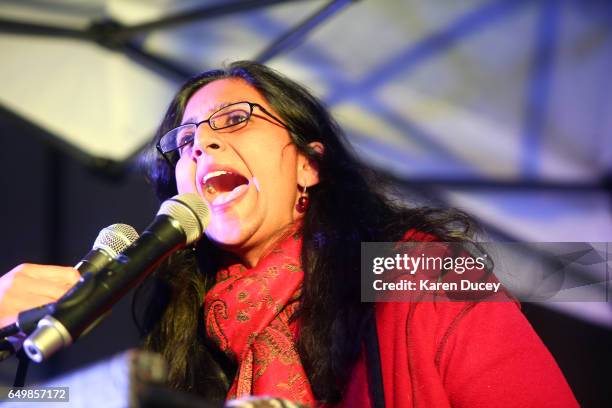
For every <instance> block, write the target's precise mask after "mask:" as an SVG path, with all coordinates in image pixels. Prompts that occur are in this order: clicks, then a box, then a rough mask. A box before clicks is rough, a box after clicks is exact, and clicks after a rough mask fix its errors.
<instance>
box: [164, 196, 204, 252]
mask: <svg viewBox="0 0 612 408" xmlns="http://www.w3.org/2000/svg"><path fill="white" fill-rule="evenodd" d="M157 215H167V216H169V217H171V218H172V219H174V220H175V221H177V222H178V224H179V225H180V226H181V229H182V230H183V232H184V233H185V237H186V240H185V244H186V245H189V244H191V243H193V242H196V241H197V240H199V239H200V238H201V237H202V234H203V233H204V230H205V229H206V227H207V226H208V223H209V222H210V211H209V209H208V205H206V203H205V202H204V200H202V198H201V197H200V196H199V195H197V194H194V193H185V194H178V195H175V196H174V197H172V198H169V199H167V200H166V201H164V202H163V203H162V204H161V207H160V208H159V211H158V212H157Z"/></svg>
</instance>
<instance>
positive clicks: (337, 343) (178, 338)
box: [142, 61, 471, 403]
mask: <svg viewBox="0 0 612 408" xmlns="http://www.w3.org/2000/svg"><path fill="white" fill-rule="evenodd" d="M222 78H239V79H242V80H244V81H246V82H247V83H248V84H250V85H251V86H253V87H254V88H255V89H257V90H258V91H259V92H260V94H261V95H262V96H263V97H264V98H265V99H266V100H267V101H268V103H269V104H270V106H271V107H272V108H273V109H274V110H275V111H276V112H278V114H279V115H280V117H281V119H282V120H283V121H284V123H286V124H287V125H288V127H289V129H290V133H291V138H292V140H293V143H294V144H295V145H296V146H297V148H298V149H299V150H300V151H302V152H303V153H304V154H306V155H308V156H309V157H310V158H311V159H312V160H314V161H315V162H316V163H317V165H318V170H319V178H320V182H319V183H318V184H317V185H316V186H314V187H312V188H310V189H309V190H308V191H309V208H308V211H307V212H306V213H305V215H304V220H303V227H302V237H303V244H302V245H303V246H302V254H301V258H302V267H303V269H304V273H305V277H304V284H303V292H302V299H301V305H300V309H299V312H298V315H297V316H296V318H298V319H300V338H299V341H298V348H299V351H300V356H301V358H302V363H303V365H304V368H305V370H306V373H307V375H308V378H309V380H310V383H311V386H312V389H313V392H314V394H315V397H316V398H317V399H318V400H320V401H325V402H330V403H333V402H338V401H340V400H341V398H342V393H343V388H344V386H345V385H346V384H347V380H348V378H349V375H350V372H351V369H352V368H353V365H354V363H355V362H356V360H357V358H358V356H359V352H360V350H361V343H362V338H363V333H364V330H365V327H366V324H367V323H368V321H369V319H371V316H372V314H373V307H372V304H369V303H362V302H361V301H360V287H359V285H360V284H359V281H360V271H359V268H360V243H361V242H363V241H395V240H399V239H401V238H402V236H403V235H404V233H405V232H406V231H407V230H409V229H415V230H418V231H421V232H424V233H430V234H434V235H436V236H437V237H438V238H440V239H441V240H445V241H456V240H462V239H464V237H466V236H467V235H468V234H469V233H470V228H471V224H470V222H469V219H468V218H467V217H466V216H465V215H464V214H463V213H461V212H458V211H454V210H436V209H431V208H407V207H405V206H404V205H400V204H399V203H398V202H397V201H396V200H395V199H393V198H390V197H391V196H390V195H389V194H388V191H387V190H386V189H385V188H384V187H383V186H384V185H385V183H384V181H383V180H381V179H380V178H378V177H377V176H376V174H374V172H372V171H371V170H369V169H368V168H367V167H366V166H364V165H363V164H362V163H360V162H359V161H358V160H357V159H356V158H355V155H354V154H353V153H352V151H351V149H350V147H349V145H348V143H347V142H346V140H345V137H344V135H343V133H342V131H341V129H340V128H339V126H338V125H337V124H336V122H335V121H334V120H333V119H332V117H331V116H330V114H329V113H328V111H327V110H326V108H325V107H324V106H323V105H322V103H321V102H320V101H318V100H317V99H316V98H315V97H313V96H312V95H311V94H310V92H308V91H307V90H306V89H305V88H304V87H302V86H300V85H298V84H297V83H295V82H293V81H292V80H290V79H288V78H286V77H285V76H283V75H281V74H280V73H278V72H276V71H274V70H272V69H270V68H268V67H266V66H264V65H261V64H258V63H255V62H248V61H239V62H235V63H232V64H231V65H229V66H228V67H227V68H226V69H222V70H213V71H208V72H205V73H203V74H201V75H199V76H196V77H194V78H192V79H190V80H189V81H187V82H186V83H185V84H184V85H183V87H182V88H181V89H180V90H179V92H178V93H177V95H176V96H175V98H174V100H173V101H172V103H171V104H170V107H169V108H168V111H167V113H166V116H165V118H164V120H163V122H162V124H161V126H160V128H159V130H158V133H157V137H156V139H155V141H154V143H156V142H157V140H159V137H161V135H163V134H164V133H165V132H167V131H168V130H170V129H172V128H174V127H176V126H177V125H178V124H179V122H180V120H181V118H182V115H183V112H184V109H185V105H186V104H187V101H188V100H189V98H190V97H191V96H192V95H193V94H194V93H195V92H196V91H197V90H198V89H200V88H201V87H202V86H204V85H206V84H208V83H210V82H212V81H215V80H218V79H222ZM314 141H318V142H321V143H322V144H323V145H324V153H323V154H318V153H317V152H316V151H314V150H313V149H311V148H310V147H309V145H308V144H309V143H310V142H314ZM154 143H153V145H154ZM147 163H148V170H149V171H148V177H149V180H150V181H151V183H152V184H153V186H154V187H155V190H156V192H157V195H158V197H159V198H160V199H166V198H168V197H170V196H172V195H174V194H176V182H175V178H174V168H173V167H172V166H171V165H169V164H168V163H167V162H166V161H165V160H164V159H163V158H162V157H161V156H160V155H159V154H156V153H155V151H154V148H153V147H151V150H150V152H149V156H148V159H147ZM218 255H219V251H218V250H217V249H216V248H215V247H214V246H213V245H212V244H211V243H210V242H209V241H208V240H207V239H206V238H204V239H202V240H201V241H200V243H199V244H198V247H197V250H195V251H192V250H184V251H181V252H179V253H177V254H175V255H174V256H173V257H172V258H171V259H170V261H169V262H167V263H166V264H165V265H163V266H162V267H161V268H160V269H159V271H158V272H157V273H156V274H155V275H154V279H155V283H154V285H153V287H154V289H153V291H152V294H151V295H150V296H149V300H148V301H147V302H146V305H147V313H146V318H145V319H144V322H143V324H142V328H143V330H144V331H145V332H146V333H147V336H146V339H145V345H146V346H147V347H148V348H150V349H152V350H155V351H159V352H161V353H162V354H163V355H164V356H165V357H166V358H167V359H168V361H169V362H170V366H171V372H170V380H171V385H172V386H174V387H175V388H178V389H183V390H187V391H193V392H197V393H199V394H201V395H203V396H205V397H207V398H210V399H222V398H224V396H225V393H226V392H227V390H228V388H229V385H230V384H231V381H232V378H233V375H234V370H235V367H234V366H233V362H232V361H228V360H227V359H226V358H225V356H223V355H221V353H220V352H218V351H217V349H216V348H215V347H214V346H211V345H210V344H209V343H208V341H207V339H206V336H205V330H204V327H203V312H202V307H201V304H202V302H203V298H204V295H205V293H206V290H207V288H208V287H210V285H212V284H213V283H214V282H213V279H214V272H215V271H216V266H217V263H216V259H218Z"/></svg>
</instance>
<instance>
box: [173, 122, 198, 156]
mask: <svg viewBox="0 0 612 408" xmlns="http://www.w3.org/2000/svg"><path fill="white" fill-rule="evenodd" d="M194 135H195V129H194V127H193V126H185V127H182V128H179V129H177V131H176V137H175V140H176V147H177V148H182V147H183V146H185V145H188V144H191V143H193V138H194ZM181 150H182V149H181Z"/></svg>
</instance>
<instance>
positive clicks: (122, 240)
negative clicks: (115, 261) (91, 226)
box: [93, 224, 138, 258]
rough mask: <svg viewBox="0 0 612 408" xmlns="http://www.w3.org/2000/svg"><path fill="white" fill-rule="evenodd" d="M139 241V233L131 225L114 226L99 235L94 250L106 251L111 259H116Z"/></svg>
mask: <svg viewBox="0 0 612 408" xmlns="http://www.w3.org/2000/svg"><path fill="white" fill-rule="evenodd" d="M137 239H138V233H137V232H136V230H135V229H134V227H132V226H131V225H127V224H113V225H109V226H108V227H106V228H104V229H103V230H102V231H100V233H99V234H98V237H97V238H96V241H95V242H94V244H93V249H102V250H105V251H106V252H107V253H108V254H109V255H110V256H111V257H113V258H114V257H116V256H117V255H118V254H120V253H121V252H123V251H124V250H125V249H126V248H127V247H129V246H130V245H132V243H133V242H134V241H136V240H137Z"/></svg>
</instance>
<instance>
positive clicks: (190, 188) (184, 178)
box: [174, 158, 198, 194]
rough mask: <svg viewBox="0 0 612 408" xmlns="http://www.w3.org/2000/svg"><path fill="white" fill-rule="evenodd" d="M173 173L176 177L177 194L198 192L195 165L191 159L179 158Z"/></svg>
mask: <svg viewBox="0 0 612 408" xmlns="http://www.w3.org/2000/svg"><path fill="white" fill-rule="evenodd" d="M174 174H175V177H176V189H177V191H178V193H179V194H183V193H197V192H198V191H197V188H196V183H195V178H196V165H195V163H194V162H193V160H189V159H186V158H182V159H180V160H179V161H178V163H176V169H175V171H174Z"/></svg>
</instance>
